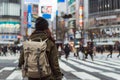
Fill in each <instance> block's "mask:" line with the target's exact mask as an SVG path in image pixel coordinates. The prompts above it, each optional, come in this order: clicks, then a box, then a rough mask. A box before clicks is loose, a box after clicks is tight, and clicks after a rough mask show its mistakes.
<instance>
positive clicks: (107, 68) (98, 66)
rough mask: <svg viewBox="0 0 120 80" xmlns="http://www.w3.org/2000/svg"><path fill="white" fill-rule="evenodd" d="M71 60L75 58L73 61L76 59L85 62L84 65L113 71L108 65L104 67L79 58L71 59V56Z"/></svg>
mask: <svg viewBox="0 0 120 80" xmlns="http://www.w3.org/2000/svg"><path fill="white" fill-rule="evenodd" d="M71 60H75V61H77V62H80V63H83V64H86V65H90V66H93V67H96V68H100V69H106V70H111V71H115V69H113V68H109V67H105V66H101V65H97V64H93V63H89V62H85V61H81V60H76V59H73V58H71Z"/></svg>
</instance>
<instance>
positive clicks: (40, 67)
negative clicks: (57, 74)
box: [22, 39, 51, 78]
mask: <svg viewBox="0 0 120 80" xmlns="http://www.w3.org/2000/svg"><path fill="white" fill-rule="evenodd" d="M46 41H47V39H46V40H44V41H42V40H40V42H36V41H25V42H23V49H24V60H25V63H24V65H23V67H22V75H23V77H25V76H27V77H32V78H41V77H45V76H49V75H51V68H50V65H49V61H48V57H47V54H46V47H47V43H46Z"/></svg>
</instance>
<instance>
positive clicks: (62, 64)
mask: <svg viewBox="0 0 120 80" xmlns="http://www.w3.org/2000/svg"><path fill="white" fill-rule="evenodd" d="M59 65H60V68H61V69H63V70H64V71H76V70H75V69H73V68H71V67H69V66H68V65H66V64H65V63H63V62H61V61H59Z"/></svg>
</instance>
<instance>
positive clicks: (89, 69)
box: [62, 59, 102, 72]
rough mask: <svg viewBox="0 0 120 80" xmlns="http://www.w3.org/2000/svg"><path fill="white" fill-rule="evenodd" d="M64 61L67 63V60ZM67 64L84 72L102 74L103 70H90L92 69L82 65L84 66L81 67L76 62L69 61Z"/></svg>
mask: <svg viewBox="0 0 120 80" xmlns="http://www.w3.org/2000/svg"><path fill="white" fill-rule="evenodd" d="M62 60H64V61H66V60H65V59H62ZM66 62H68V63H70V64H72V65H74V66H75V67H77V68H80V69H83V70H85V71H89V72H102V71H101V70H97V69H94V68H90V67H87V66H84V65H82V64H81V65H80V64H78V63H76V62H74V61H70V60H68V61H66Z"/></svg>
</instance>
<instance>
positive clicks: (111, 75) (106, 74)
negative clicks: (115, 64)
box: [100, 72, 120, 80]
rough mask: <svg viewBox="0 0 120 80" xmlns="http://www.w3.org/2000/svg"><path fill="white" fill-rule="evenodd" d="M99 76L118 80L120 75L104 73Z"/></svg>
mask: <svg viewBox="0 0 120 80" xmlns="http://www.w3.org/2000/svg"><path fill="white" fill-rule="evenodd" d="M100 74H102V75H105V76H109V77H111V78H114V79H117V80H120V74H116V73H110V72H104V73H100Z"/></svg>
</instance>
